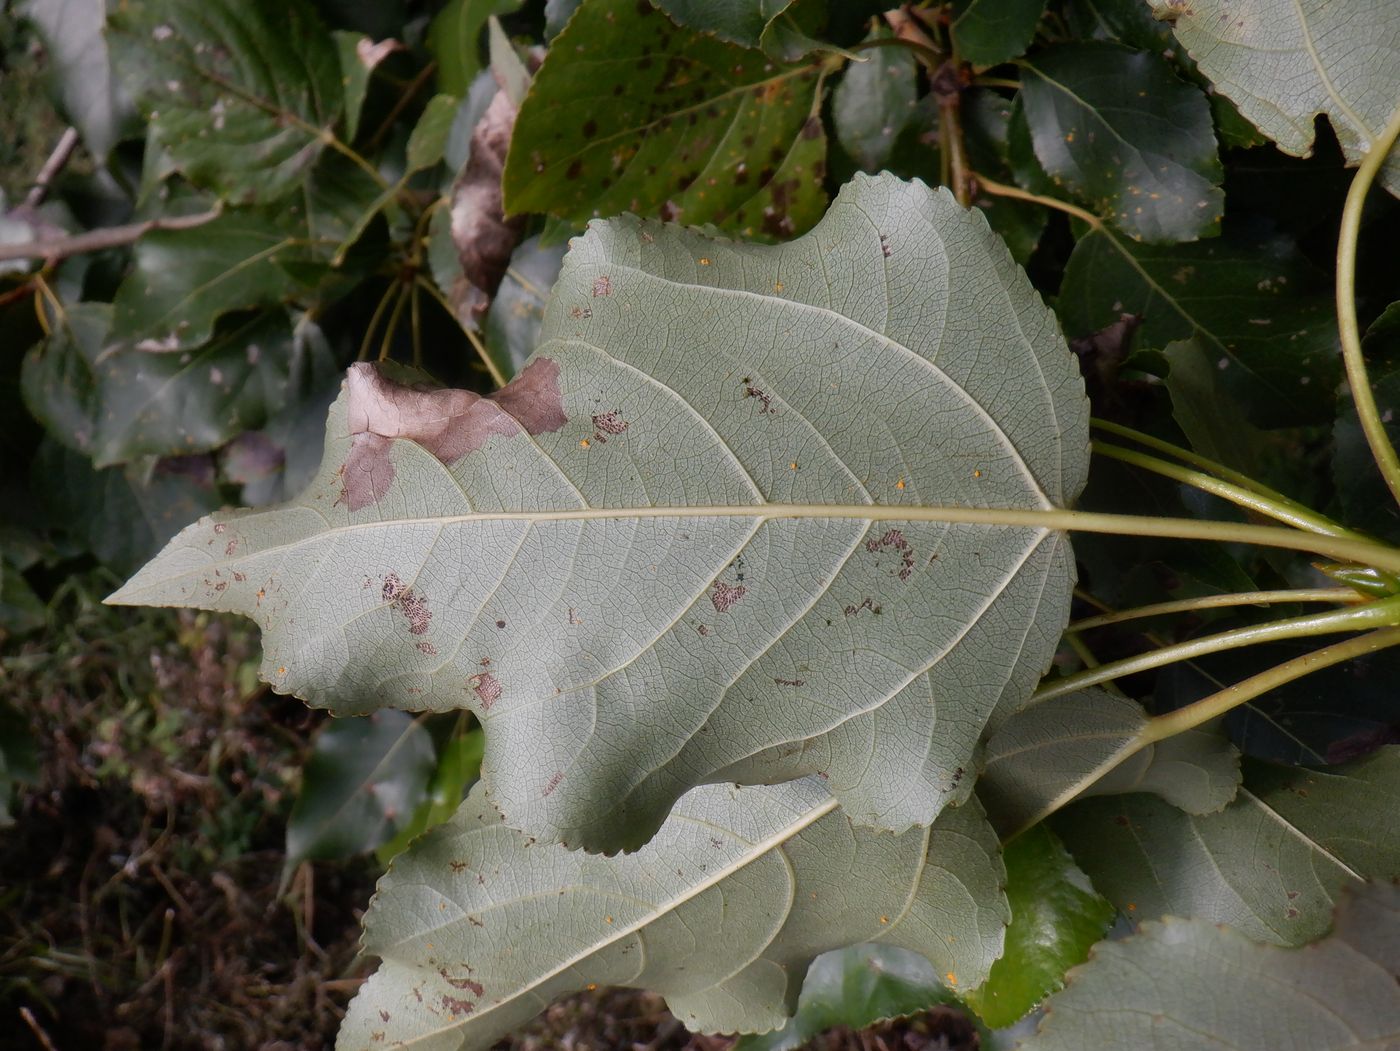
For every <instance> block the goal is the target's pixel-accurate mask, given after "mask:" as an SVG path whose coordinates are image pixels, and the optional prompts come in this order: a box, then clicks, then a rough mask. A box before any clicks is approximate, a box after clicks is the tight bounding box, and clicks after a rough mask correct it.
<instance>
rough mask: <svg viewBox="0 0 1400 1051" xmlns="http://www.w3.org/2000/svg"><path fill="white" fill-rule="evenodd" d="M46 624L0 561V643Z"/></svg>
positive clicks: (38, 603)
mask: <svg viewBox="0 0 1400 1051" xmlns="http://www.w3.org/2000/svg"><path fill="white" fill-rule="evenodd" d="M47 620H48V616H47V610H46V608H45V606H44V603H43V600H42V599H40V598H39V596H38V595H36V594H35V593H34V589H33V588H32V587H30V586H29V581H27V580H25V579H24V574H23V573H22V572H21V571H20V568H19V567H18V566H16V565H15V564H14V563H13V562H11V561H10V560H9V559H8V558H0V642H3V641H8V640H10V639H15V638H20V637H22V636H24V635H28V634H30V633H31V632H35V631H38V630H39V629H40V628H42V627H43V626H44V624H45V623H46V621H47ZM4 751H5V743H4V739H3V727H0V753H3V752H4ZM5 762H6V758H5V756H4V755H3V754H0V826H3V824H4V809H5V798H6V790H5V786H4V776H5V775H4V767H5Z"/></svg>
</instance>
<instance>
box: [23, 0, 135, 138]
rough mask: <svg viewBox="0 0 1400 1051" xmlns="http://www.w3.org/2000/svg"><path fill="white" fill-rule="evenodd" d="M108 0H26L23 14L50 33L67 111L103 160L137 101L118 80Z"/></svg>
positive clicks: (50, 56) (49, 47)
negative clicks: (107, 33) (107, 35)
mask: <svg viewBox="0 0 1400 1051" xmlns="http://www.w3.org/2000/svg"><path fill="white" fill-rule="evenodd" d="M107 6H108V5H107V0H24V2H23V3H21V4H20V5H19V13H20V14H22V15H24V16H25V17H27V18H29V19H31V20H32V21H33V22H34V24H35V25H36V26H38V28H39V32H40V33H41V34H42V36H43V38H44V51H45V53H46V56H47V60H48V62H49V63H50V65H51V68H52V70H53V74H54V77H55V78H56V79H57V82H58V83H57V87H58V96H59V98H60V99H61V100H62V102H63V110H64V112H65V113H66V115H67V117H68V119H69V120H70V121H72V123H73V126H74V127H76V128H77V129H78V131H79V133H80V134H81V135H82V137H83V145H84V146H86V147H87V149H88V152H90V153H91V154H92V155H93V156H94V157H96V158H97V159H98V160H103V159H105V158H106V156H107V153H108V151H110V150H111V148H112V147H113V146H115V145H116V144H117V140H118V139H119V138H121V135H122V130H123V125H124V124H125V123H126V120H127V118H128V117H129V116H130V113H131V102H130V100H129V99H127V98H126V95H125V93H124V92H123V91H121V89H120V88H119V87H118V86H117V84H116V83H115V82H114V80H113V77H112V63H111V59H110V58H109V56H108V54H107V41H106V40H105V39H104V38H103V35H102V29H103V26H104V24H105V23H106V21H107Z"/></svg>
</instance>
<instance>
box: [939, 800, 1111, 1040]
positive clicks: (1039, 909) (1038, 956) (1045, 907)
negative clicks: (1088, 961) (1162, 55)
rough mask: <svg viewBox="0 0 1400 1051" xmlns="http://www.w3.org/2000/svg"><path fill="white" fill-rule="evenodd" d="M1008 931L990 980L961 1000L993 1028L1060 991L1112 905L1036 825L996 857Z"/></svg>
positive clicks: (1101, 928) (1096, 936)
mask: <svg viewBox="0 0 1400 1051" xmlns="http://www.w3.org/2000/svg"><path fill="white" fill-rule="evenodd" d="M1002 860H1003V861H1004V862H1006V898H1007V900H1008V901H1009V902H1010V903H1011V926H1010V927H1008V928H1006V950H1005V951H1004V952H1003V953H1002V956H1001V959H999V960H997V962H996V963H994V964H992V973H991V975H990V976H989V977H988V978H987V980H986V982H984V983H983V984H982V985H981V986H979V987H978V988H976V989H974V990H972V991H971V992H969V993H968V994H967V996H966V997H965V998H964V999H965V1000H966V1002H967V1005H968V1006H969V1007H971V1008H972V1009H973V1010H974V1011H976V1012H977V1013H978V1015H980V1016H981V1018H982V1021H984V1022H986V1023H987V1024H988V1025H989V1026H991V1027H992V1028H994V1029H999V1028H1002V1027H1004V1026H1009V1025H1011V1024H1013V1023H1014V1022H1016V1021H1017V1020H1018V1019H1020V1018H1021V1017H1022V1016H1024V1015H1025V1014H1027V1013H1029V1012H1030V1011H1031V1009H1032V1008H1034V1007H1035V1005H1036V1004H1038V1003H1040V1001H1041V1000H1043V999H1045V997H1047V996H1048V995H1050V994H1051V993H1053V992H1055V991H1056V990H1057V989H1059V988H1061V987H1062V986H1063V985H1064V974H1065V971H1067V970H1069V969H1070V968H1071V967H1073V966H1074V965H1075V964H1078V963H1082V962H1084V959H1085V957H1087V956H1088V955H1089V946H1091V945H1093V944H1094V942H1096V941H1098V940H1099V939H1100V938H1101V937H1103V933H1104V931H1106V930H1108V926H1109V924H1110V923H1112V922H1113V913H1114V909H1113V906H1112V905H1110V904H1109V903H1108V902H1107V901H1106V900H1105V899H1104V898H1102V897H1100V896H1099V895H1098V894H1096V893H1094V889H1093V887H1091V886H1090V885H1089V879H1088V877H1087V876H1085V875H1084V873H1083V872H1081V871H1080V870H1079V867H1078V866H1077V865H1075V863H1074V859H1073V858H1071V857H1070V856H1069V852H1068V851H1067V850H1065V848H1064V846H1063V845H1062V844H1061V843H1060V841H1059V840H1058V839H1057V838H1056V837H1055V834H1054V833H1053V832H1051V831H1050V830H1049V829H1048V828H1046V827H1045V826H1044V825H1037V826H1036V827H1035V828H1033V829H1031V830H1030V831H1029V832H1026V833H1024V834H1023V835H1020V836H1017V837H1016V838H1015V839H1014V840H1012V841H1011V842H1010V843H1009V844H1007V846H1006V848H1005V849H1004V850H1003V851H1002Z"/></svg>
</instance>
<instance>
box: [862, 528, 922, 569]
mask: <svg viewBox="0 0 1400 1051" xmlns="http://www.w3.org/2000/svg"><path fill="white" fill-rule="evenodd" d="M865 550H867V551H869V552H871V553H876V552H880V551H898V552H899V569H898V570H897V571H896V574H895V575H896V576H898V577H899V579H900V580H908V579H909V578H910V576H912V575H913V573H914V549H913V548H912V547H910V546H909V541H908V540H906V539H905V538H904V532H903V530H900V529H889V530H886V531H885V535H884V536H882V537H880V538H879V539H878V540H867V541H866V542H865Z"/></svg>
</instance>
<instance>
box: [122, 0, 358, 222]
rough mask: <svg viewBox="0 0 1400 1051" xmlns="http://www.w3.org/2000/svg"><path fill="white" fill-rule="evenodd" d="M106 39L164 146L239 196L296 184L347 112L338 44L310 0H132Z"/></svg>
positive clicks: (272, 195) (195, 176)
mask: <svg viewBox="0 0 1400 1051" xmlns="http://www.w3.org/2000/svg"><path fill="white" fill-rule="evenodd" d="M108 39H109V42H110V44H111V47H112V50H113V55H114V58H115V61H116V66H117V72H118V77H119V80H120V81H121V83H123V84H124V85H125V86H127V87H129V88H130V90H131V91H132V93H133V94H134V95H135V97H136V99H137V101H138V104H139V105H140V106H141V108H142V110H143V112H144V113H145V114H146V116H147V117H148V118H149V120H150V121H151V129H152V132H153V133H154V135H155V138H156V141H157V142H158V143H159V145H160V147H161V148H162V149H164V150H166V151H168V153H169V154H170V157H171V159H172V160H173V162H174V163H175V164H176V165H177V166H178V167H179V169H180V170H181V171H183V172H184V173H185V174H186V175H188V176H189V177H190V179H191V180H192V181H194V182H195V183H197V184H199V185H203V186H208V187H211V188H213V189H216V190H218V191H220V192H221V193H223V194H227V195H228V196H230V197H232V198H234V199H235V200H239V201H271V200H275V199H277V198H280V197H284V196H286V195H287V194H288V193H290V192H291V191H292V190H294V189H296V188H297V187H298V186H299V185H300V184H301V182H302V180H303V179H304V178H305V177H306V173H307V172H308V171H309V170H310V168H311V166H312V165H313V164H314V163H315V161H316V158H317V157H318V156H319V155H320V153H321V150H322V149H323V148H324V146H325V141H326V137H327V136H328V135H329V134H330V132H331V130H332V128H333V127H334V125H335V124H336V122H337V120H338V119H339V118H340V115H341V113H342V111H343V108H344V92H343V88H342V84H341V68H340V59H339V57H338V56H337V53H336V45H335V43H334V42H333V41H332V39H331V35H330V34H329V33H328V32H326V30H325V27H324V26H322V24H321V21H320V18H319V17H318V16H317V15H316V12H315V11H314V10H313V9H312V8H311V7H310V6H309V5H308V4H307V3H306V0H159V2H157V0H129V2H127V3H124V4H123V5H122V8H121V10H120V12H119V13H117V14H114V15H113V16H112V19H111V31H110V32H109V36H108Z"/></svg>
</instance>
